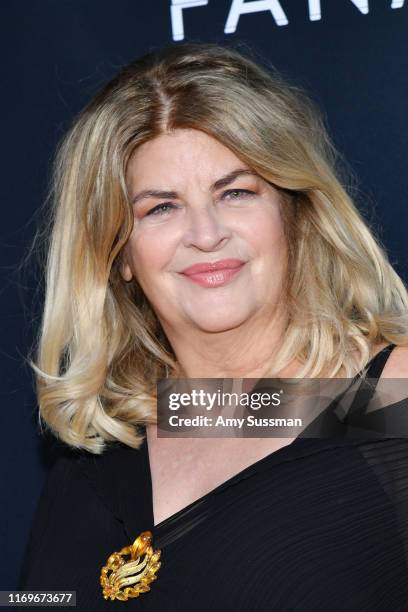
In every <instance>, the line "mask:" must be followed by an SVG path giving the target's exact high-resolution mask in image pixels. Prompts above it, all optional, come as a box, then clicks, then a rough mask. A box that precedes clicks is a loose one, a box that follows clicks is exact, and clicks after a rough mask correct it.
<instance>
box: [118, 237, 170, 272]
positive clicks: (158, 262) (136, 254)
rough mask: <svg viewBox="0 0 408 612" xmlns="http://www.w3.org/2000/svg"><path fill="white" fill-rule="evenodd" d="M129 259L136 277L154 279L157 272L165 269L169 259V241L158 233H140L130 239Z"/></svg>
mask: <svg viewBox="0 0 408 612" xmlns="http://www.w3.org/2000/svg"><path fill="white" fill-rule="evenodd" d="M128 249H129V250H128V253H129V260H130V261H131V262H132V269H133V274H134V275H135V277H136V278H139V279H140V278H145V279H152V278H153V276H152V275H154V273H155V272H159V271H161V270H162V269H163V267H164V266H165V265H166V262H167V261H168V257H169V247H168V245H167V241H166V240H164V239H163V237H162V236H160V235H159V233H157V234H152V233H150V234H143V235H142V234H138V233H136V232H135V234H134V235H133V236H131V238H130V239H129V245H128Z"/></svg>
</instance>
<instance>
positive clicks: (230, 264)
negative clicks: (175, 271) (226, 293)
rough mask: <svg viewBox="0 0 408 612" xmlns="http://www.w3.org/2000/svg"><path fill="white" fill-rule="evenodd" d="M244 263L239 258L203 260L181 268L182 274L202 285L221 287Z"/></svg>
mask: <svg viewBox="0 0 408 612" xmlns="http://www.w3.org/2000/svg"><path fill="white" fill-rule="evenodd" d="M245 263H246V262H245V261H241V260H240V259H222V260H220V261H215V262H204V263H201V264H194V265H193V266H189V267H188V268H186V269H185V270H183V272H182V275H183V276H185V277H187V278H188V279H189V280H191V281H192V282H193V283H196V284H197V285H201V286H202V287H208V288H215V287H221V286H222V285H226V284H227V283H229V282H230V281H231V280H232V279H233V278H234V277H235V276H236V275H237V274H238V273H239V272H240V270H241V269H242V267H243V266H244V265H245Z"/></svg>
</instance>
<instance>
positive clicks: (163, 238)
mask: <svg viewBox="0 0 408 612" xmlns="http://www.w3.org/2000/svg"><path fill="white" fill-rule="evenodd" d="M126 180H127V185H128V191H129V194H130V198H131V200H132V201H133V211H134V226H133V230H132V233H131V235H130V238H129V240H128V242H127V244H126V245H125V247H124V263H123V265H122V268H121V273H122V276H123V278H124V279H125V280H127V281H129V280H131V279H132V277H134V278H135V279H136V280H137V281H138V283H139V284H140V286H141V288H142V289H143V291H144V293H145V295H146V297H147V298H148V300H149V302H150V303H151V305H152V307H153V309H154V311H155V312H156V315H157V316H158V318H159V320H160V322H161V324H162V326H163V329H164V331H165V332H166V334H167V335H168V336H169V337H171V335H172V332H173V333H177V332H179V333H180V332H181V331H183V332H185V331H187V332H188V331H189V330H190V331H191V330H192V329H200V330H202V331H206V332H220V331H226V330H229V329H233V328H236V327H239V326H242V325H245V323H247V322H249V321H251V320H252V321H253V320H255V319H259V320H260V321H262V320H264V319H265V320H268V319H269V320H270V317H271V315H272V314H273V313H274V312H275V311H276V308H277V305H278V304H279V305H280V304H281V299H282V294H281V289H282V283H283V280H284V275H285V267H286V266H285V262H286V247H285V239H284V231H283V222H282V218H281V214H280V206H279V203H280V195H279V192H278V191H277V190H276V189H275V188H274V187H273V186H271V185H270V184H269V183H267V182H266V181H265V180H263V179H262V178H261V177H259V175H257V174H255V173H253V172H252V171H251V169H250V168H249V167H248V166H247V165H246V164H245V163H243V162H242V161H241V160H240V159H239V158H238V157H237V156H236V155H235V154H234V153H233V152H232V151H231V150H230V149H228V148H227V147H225V146H224V145H223V144H221V143H220V142H219V141H218V140H216V139H214V138H212V137H211V136H208V135H207V134H205V133H204V132H201V131H198V130H190V129H179V130H175V131H174V132H172V133H171V134H169V135H167V134H163V135H160V136H158V137H157V138H155V139H153V140H150V141H148V142H146V143H144V144H143V145H141V146H140V147H139V148H138V149H137V150H136V151H135V153H134V154H133V156H132V158H131V159H130V161H129V164H128V168H127V176H126ZM214 264H215V266H214ZM217 264H218V265H217ZM192 266H195V267H193V268H192ZM200 266H201V267H200ZM189 268H190V270H189ZM206 268H207V269H206Z"/></svg>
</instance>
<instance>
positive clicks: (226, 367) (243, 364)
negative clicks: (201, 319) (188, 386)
mask: <svg viewBox="0 0 408 612" xmlns="http://www.w3.org/2000/svg"><path fill="white" fill-rule="evenodd" d="M285 326H286V318H285V317H284V316H283V315H281V314H280V313H276V314H275V316H273V317H270V316H269V317H268V320H267V321H265V320H258V321H254V320H253V319H252V320H251V321H250V322H247V323H246V324H244V325H242V326H239V327H237V328H234V329H230V330H226V331H223V332H216V333H208V332H204V331H202V330H199V329H196V328H194V329H189V330H188V331H186V330H184V331H183V333H177V331H175V330H174V329H167V330H165V333H166V335H167V337H168V339H169V342H170V344H171V346H172V347H173V350H174V352H175V355H176V358H177V362H178V364H179V367H180V374H179V376H178V377H180V378H261V377H262V375H263V373H264V372H265V371H266V370H267V369H268V367H269V366H270V364H271V363H273V359H274V355H275V354H276V353H277V351H278V349H279V347H280V343H281V342H282V337H283V334H284V330H285Z"/></svg>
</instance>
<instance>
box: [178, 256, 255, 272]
mask: <svg viewBox="0 0 408 612" xmlns="http://www.w3.org/2000/svg"><path fill="white" fill-rule="evenodd" d="M244 263H245V262H244V261H242V260H241V259H220V260H219V261H213V262H211V261H205V262H203V263H199V264H194V265H193V266H189V267H188V268H186V269H185V270H183V271H182V274H186V275H187V276H190V275H192V274H200V273H202V272H215V271H216V270H227V269H228V270H233V269H235V268H239V267H241V266H243V264H244Z"/></svg>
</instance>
